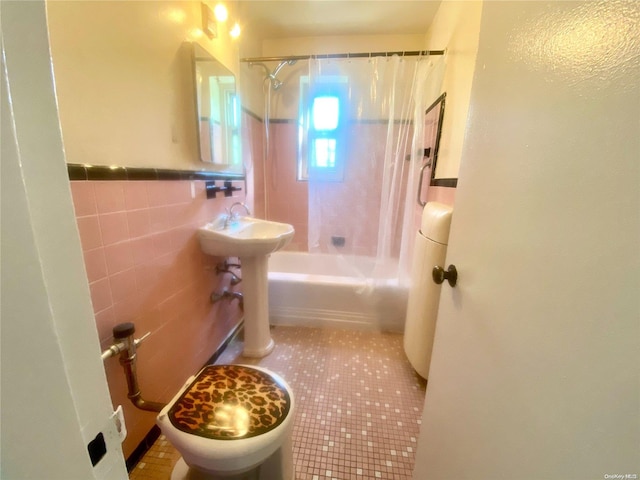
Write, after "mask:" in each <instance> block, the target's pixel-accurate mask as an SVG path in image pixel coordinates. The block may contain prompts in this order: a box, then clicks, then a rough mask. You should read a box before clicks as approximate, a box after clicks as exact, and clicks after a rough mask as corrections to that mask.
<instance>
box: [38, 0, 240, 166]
mask: <svg viewBox="0 0 640 480" xmlns="http://www.w3.org/2000/svg"><path fill="white" fill-rule="evenodd" d="M207 3H208V4H210V5H214V4H215V2H207ZM234 4H235V2H233V3H231V4H230V5H229V7H230V9H233V8H234ZM232 11H233V10H232ZM47 17H48V18H47V20H48V24H49V29H50V37H51V52H52V57H53V67H54V72H55V77H56V90H57V94H58V102H59V110H60V122H61V124H62V133H63V137H64V143H65V151H66V157H67V158H66V160H67V162H68V163H89V164H94V165H124V166H131V167H156V168H175V169H194V170H200V169H209V170H211V169H213V166H212V165H211V164H206V163H201V162H200V161H199V155H198V149H197V140H196V132H197V126H196V113H195V100H194V93H193V88H194V86H193V74H192V67H191V56H190V46H189V42H198V43H199V44H200V45H201V46H202V47H203V48H205V49H206V50H207V51H209V53H211V54H212V55H213V56H214V57H215V58H216V59H217V60H218V61H220V62H221V63H222V64H224V65H225V66H226V67H227V68H228V69H229V70H231V71H232V72H233V73H234V74H235V75H236V77H237V76H238V73H239V63H238V42H237V41H236V40H233V39H232V38H231V37H230V36H229V33H228V25H227V24H222V23H220V24H218V28H219V30H218V33H219V35H218V38H214V39H209V38H208V37H207V36H205V35H204V34H203V32H202V9H201V2H199V1H179V0H177V1H176V0H173V1H153V2H144V1H143V2H137V1H124V2H123V1H100V2H90V1H89V2H73V1H51V2H47ZM231 18H233V16H232V15H230V20H229V21H231Z"/></svg>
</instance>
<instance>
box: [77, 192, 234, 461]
mask: <svg viewBox="0 0 640 480" xmlns="http://www.w3.org/2000/svg"><path fill="white" fill-rule="evenodd" d="M233 183H234V186H238V187H241V188H242V190H241V191H238V192H234V195H235V196H234V197H229V198H225V197H222V198H219V199H211V200H207V199H206V196H205V191H204V181H182V180H176V181H73V182H71V191H72V195H73V201H74V206H75V211H76V220H77V224H78V230H79V232H80V239H81V242H82V250H83V255H84V260H85V266H86V271H87V278H88V281H89V288H90V291H91V300H92V303H93V310H94V314H95V321H96V325H97V328H98V333H99V337H100V342H101V344H102V347H103V349H104V348H107V347H108V346H109V345H111V343H112V334H111V332H112V328H113V326H114V325H116V324H118V323H122V322H134V323H135V326H136V332H137V333H136V336H137V337H141V336H142V335H143V334H144V333H146V332H148V331H150V332H151V336H150V337H149V338H148V339H147V340H146V341H145V343H143V344H142V345H141V347H140V350H139V352H138V374H139V381H140V386H141V389H142V393H143V397H144V398H145V399H147V400H155V401H161V402H167V401H169V400H170V399H171V398H172V397H173V395H175V393H176V392H177V391H178V389H179V388H180V387H181V386H182V385H183V383H184V382H185V380H186V379H187V378H188V377H189V376H190V375H192V374H194V373H196V372H197V370H198V369H199V368H200V367H201V366H202V365H203V364H204V363H205V362H206V360H207V359H209V358H210V356H211V355H212V354H213V353H214V352H215V350H216V349H217V348H218V347H219V345H220V344H221V342H222V341H223V340H224V339H225V338H226V336H227V335H228V333H229V332H230V331H231V330H232V329H233V327H234V326H236V325H237V323H238V322H239V321H240V320H241V317H242V312H241V311H240V310H239V308H238V306H237V302H235V301H234V302H233V303H228V302H224V303H220V304H216V305H212V304H211V303H210V301H209V295H210V294H211V292H212V291H213V290H214V289H221V288H223V287H228V282H229V279H228V278H227V277H228V276H226V277H225V276H223V277H217V276H216V275H215V271H214V270H213V269H214V267H215V264H216V263H217V262H218V261H221V260H222V259H216V258H213V257H209V256H206V255H204V254H202V253H201V251H200V247H199V244H198V239H197V236H196V230H197V228H198V227H199V226H201V225H203V224H205V223H207V222H208V221H210V220H211V219H213V218H214V217H215V216H217V215H218V214H220V213H222V212H223V211H224V208H225V207H228V206H230V205H231V203H233V202H235V201H244V200H245V192H244V190H245V185H244V182H242V181H240V182H233ZM241 287H242V284H240V285H238V286H236V287H233V288H234V289H236V290H241ZM229 288H231V287H229ZM105 370H106V374H107V381H108V383H109V389H110V392H111V397H112V401H113V404H114V406H115V405H123V407H124V410H125V419H126V423H127V429H128V432H129V433H128V436H127V439H126V440H125V442H124V444H123V450H124V454H125V457H128V456H129V455H130V454H131V452H132V451H133V449H135V447H137V445H138V444H139V443H140V442H141V441H142V439H143V438H144V436H145V435H146V434H147V433H148V431H149V430H150V429H151V428H152V426H153V425H154V424H155V414H154V413H149V412H144V411H142V410H138V409H136V408H135V407H133V405H132V404H131V402H130V401H129V400H128V399H127V387H126V383H125V378H124V375H123V372H122V367H121V366H120V365H119V363H118V360H117V359H108V360H107V361H106V362H105Z"/></svg>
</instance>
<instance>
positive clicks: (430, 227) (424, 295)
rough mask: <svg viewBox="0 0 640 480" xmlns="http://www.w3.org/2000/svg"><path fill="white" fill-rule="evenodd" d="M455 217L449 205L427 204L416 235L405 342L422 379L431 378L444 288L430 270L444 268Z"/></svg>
mask: <svg viewBox="0 0 640 480" xmlns="http://www.w3.org/2000/svg"><path fill="white" fill-rule="evenodd" d="M452 214H453V209H452V208H451V207H450V206H448V205H444V204H442V203H437V202H430V203H427V204H426V205H425V207H424V210H423V212H422V221H421V224H420V230H419V231H418V232H417V233H416V241H415V245H414V252H413V262H412V270H411V286H410V288H409V299H408V303H407V315H406V320H405V328H404V342H403V343H404V351H405V353H406V355H407V358H408V359H409V362H410V363H411V365H412V366H413V368H414V369H415V370H416V372H417V373H418V374H419V375H420V376H421V377H423V378H428V375H429V365H430V364H431V353H432V351H433V337H434V334H435V329H436V317H437V316H438V304H439V302H440V288H441V285H438V284H436V283H435V282H434V281H433V279H432V278H431V270H432V269H433V267H435V266H437V265H439V266H443V265H444V261H445V256H446V253H447V242H448V241H449V229H450V226H451V217H452Z"/></svg>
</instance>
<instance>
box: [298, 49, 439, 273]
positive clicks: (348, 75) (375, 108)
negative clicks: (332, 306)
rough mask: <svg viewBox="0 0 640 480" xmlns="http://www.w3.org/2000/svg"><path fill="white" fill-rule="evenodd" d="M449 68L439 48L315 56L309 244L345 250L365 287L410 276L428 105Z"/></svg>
mask: <svg viewBox="0 0 640 480" xmlns="http://www.w3.org/2000/svg"><path fill="white" fill-rule="evenodd" d="M443 71H444V59H443V57H441V56H434V57H429V56H417V57H416V56H414V57H410V56H407V57H402V56H395V55H394V56H390V57H373V58H357V59H337V60H336V59H314V60H310V61H309V83H308V89H307V90H306V92H305V94H304V95H303V97H304V98H303V100H302V101H303V103H302V104H301V105H303V106H305V108H303V110H301V111H302V115H301V117H300V118H301V121H300V125H299V127H300V129H301V131H303V132H306V135H302V138H303V140H302V142H301V144H300V145H299V152H300V156H301V158H303V159H304V160H306V162H307V169H306V172H308V173H307V175H308V190H309V211H308V214H309V216H308V220H309V227H308V228H309V230H308V232H309V236H308V248H309V251H310V252H316V253H330V254H334V255H340V256H341V257H342V259H343V261H344V262H345V265H348V268H349V269H350V270H351V272H352V273H353V274H355V275H358V276H361V277H362V278H366V279H368V280H370V281H368V282H367V284H369V285H372V284H373V285H375V283H376V282H378V281H388V280H389V279H398V280H399V281H400V283H404V282H405V281H407V280H408V272H409V271H410V268H409V265H410V255H411V252H412V247H413V239H414V236H415V228H414V224H415V217H416V197H417V182H418V172H419V169H420V167H421V165H422V161H423V148H424V128H423V125H424V112H425V109H426V108H427V106H428V105H429V104H430V103H432V102H433V100H435V99H436V98H437V97H438V96H439V94H440V93H441V92H440V88H441V82H442V76H443ZM331 99H333V100H331ZM336 99H337V100H336ZM322 108H324V112H325V116H324V117H323V116H322V115H319V114H318V112H319V111H322ZM327 116H328V117H327ZM336 116H337V122H336V121H335V120H336ZM332 127H336V128H332ZM363 258H369V259H371V258H373V259H375V261H374V262H370V261H366V262H363V261H362V259H363ZM364 265H366V266H364Z"/></svg>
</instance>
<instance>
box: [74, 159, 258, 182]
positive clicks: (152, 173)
mask: <svg viewBox="0 0 640 480" xmlns="http://www.w3.org/2000/svg"><path fill="white" fill-rule="evenodd" d="M67 172H68V174H69V180H244V178H245V176H244V174H242V173H224V172H212V171H208V170H172V169H165V168H140V167H107V166H104V165H83V164H79V163H68V164H67Z"/></svg>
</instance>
